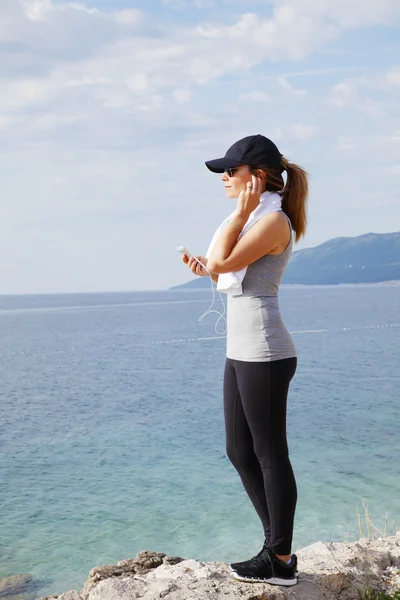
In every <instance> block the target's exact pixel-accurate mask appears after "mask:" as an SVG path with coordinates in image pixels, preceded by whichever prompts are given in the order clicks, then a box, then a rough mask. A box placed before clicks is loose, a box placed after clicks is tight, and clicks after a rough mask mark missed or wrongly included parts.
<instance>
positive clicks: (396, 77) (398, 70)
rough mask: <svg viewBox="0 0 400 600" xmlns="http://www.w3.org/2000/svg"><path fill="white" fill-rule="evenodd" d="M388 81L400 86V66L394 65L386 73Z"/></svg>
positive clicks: (389, 83)
mask: <svg viewBox="0 0 400 600" xmlns="http://www.w3.org/2000/svg"><path fill="white" fill-rule="evenodd" d="M385 79H386V82H387V83H388V85H390V86H394V87H399V86H400V67H393V69H390V70H389V71H388V72H387V73H386V78H385Z"/></svg>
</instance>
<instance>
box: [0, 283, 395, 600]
mask: <svg viewBox="0 0 400 600" xmlns="http://www.w3.org/2000/svg"><path fill="white" fill-rule="evenodd" d="M210 301H211V291H210V290H209V291H207V290H198V291H177V290H175V291H160V292H132V293H118V294H116V293H109V294H73V295H54V296H15V297H12V296H3V297H0V332H1V336H0V373H1V388H0V413H1V419H0V447H1V454H0V484H1V486H0V507H1V510H0V515H1V516H0V519H1V521H0V555H1V560H0V577H5V576H8V575H12V574H16V573H30V574H31V575H32V577H33V585H34V586H36V587H35V590H34V591H33V587H32V589H31V595H32V597H38V596H41V595H46V594H50V593H58V594H59V593H62V592H63V591H66V590H69V589H77V590H78V591H79V590H80V589H81V587H82V585H83V583H84V581H85V579H86V578H87V576H88V573H89V571H90V569H91V568H92V567H94V566H96V565H103V564H111V563H115V562H117V561H119V560H121V559H124V558H129V557H134V556H135V555H136V554H137V553H138V552H139V551H141V550H145V549H150V550H156V551H161V552H165V553H167V554H173V555H179V556H182V557H183V558H198V559H200V560H221V561H231V560H242V559H245V558H246V557H249V556H250V555H252V554H255V553H256V552H258V550H259V548H260V544H262V542H263V532H262V526H261V523H260V522H259V520H258V516H257V515H256V513H255V511H254V509H253V507H252V505H251V503H250V500H249V499H248V498H247V496H246V494H245V492H244V490H243V488H242V486H241V482H240V479H239V476H238V474H237V473H236V471H235V469H234V468H233V466H232V465H231V463H230V462H229V460H228V458H227V457H226V455H225V447H224V444H225V440H224V423H223V406H222V382H223V379H222V378H223V368H224V361H225V342H226V340H225V337H224V336H220V335H217V334H216V333H215V331H214V324H215V321H216V319H217V316H216V315H215V314H211V315H208V316H207V317H205V318H204V319H203V320H202V321H201V322H200V323H199V322H198V321H197V319H198V317H199V316H200V315H201V314H203V313H204V311H205V310H206V309H207V308H208V307H209V305H210ZM280 304H281V311H282V315H283V318H284V321H285V323H286V325H287V327H288V329H289V330H290V331H291V332H292V335H293V339H294V341H295V344H296V347H297V350H298V368H297V372H296V374H295V377H294V379H293V380H292V384H291V387H290V391H289V398H288V427H287V428H288V444H289V450H290V456H291V461H292V465H293V470H294V473H295V476H296V480H297V486H298V495H299V499H298V504H297V510H296V521H295V531H294V540H293V548H292V551H293V552H295V551H296V549H298V548H301V547H303V546H305V545H307V544H311V543H313V542H315V541H318V540H337V541H344V540H345V539H346V538H347V537H349V539H350V540H353V539H358V537H359V529H358V524H357V513H356V506H357V505H358V510H359V512H360V513H361V514H362V515H363V514H364V509H363V505H362V500H364V501H365V503H366V504H367V506H368V511H369V514H370V517H371V519H372V522H373V523H374V525H375V526H376V527H379V528H380V529H383V528H384V527H385V520H386V518H387V527H388V533H392V532H393V531H394V530H395V529H396V526H397V528H398V526H399V523H400V501H399V498H400V478H399V473H398V456H399V449H400V442H399V434H398V427H399V413H400V408H399V404H400V403H399V400H400V375H399V370H398V361H399V358H398V357H399V350H400V286H399V285H389V284H386V285H385V284H382V285H357V286H324V287H323V286H321V287H318V286H313V287H311V286H310V287H306V286H304V287H296V286H293V287H292V286H282V288H281V293H280ZM217 308H219V309H221V304H220V301H219V297H218V303H217ZM222 330H223V323H221V322H220V323H219V331H222ZM386 513H387V514H386ZM364 535H366V528H365V525H364Z"/></svg>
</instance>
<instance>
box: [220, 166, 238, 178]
mask: <svg viewBox="0 0 400 600" xmlns="http://www.w3.org/2000/svg"><path fill="white" fill-rule="evenodd" d="M238 169H240V167H228V168H227V169H224V173H226V174H227V175H228V177H233V176H234V174H235V172H236V171H237V170H238Z"/></svg>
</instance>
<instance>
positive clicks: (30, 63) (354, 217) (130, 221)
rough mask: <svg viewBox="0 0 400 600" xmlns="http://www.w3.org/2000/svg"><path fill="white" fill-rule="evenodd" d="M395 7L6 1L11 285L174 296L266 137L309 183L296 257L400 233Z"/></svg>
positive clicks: (3, 82) (399, 44) (5, 271)
mask: <svg viewBox="0 0 400 600" xmlns="http://www.w3.org/2000/svg"><path fill="white" fill-rule="evenodd" d="M399 26H400V3H399V2H398V0H368V1H366V0H352V2H348V1H346V2H345V1H344V0H302V2H299V1H298V0H270V1H266V0H263V1H261V0H260V1H256V0H248V1H246V0H241V1H239V0H220V1H217V0H215V1H212V0H163V1H154V0H153V1H152V2H151V3H150V2H148V1H147V2H144V1H142V0H140V1H134V0H113V1H112V2H111V1H106V0H90V1H89V0H87V1H86V2H63V1H55V0H2V2H1V4H0V132H1V136H0V152H1V159H2V160H1V167H0V178H1V180H0V185H1V189H2V194H1V199H0V216H1V219H0V229H1V232H0V233H1V235H0V253H1V257H2V258H1V260H0V293H40V292H78V291H102V290H142V289H148V290H150V289H165V288H167V287H169V286H172V285H176V284H179V283H183V282H185V281H187V280H188V279H191V278H192V274H191V273H190V271H189V270H188V268H187V267H186V266H184V265H183V263H182V262H181V260H180V255H179V254H178V253H177V251H176V246H178V245H181V244H185V245H186V246H187V247H188V248H189V249H190V250H191V251H192V252H193V253H194V254H204V253H205V252H206V249H207V247H208V243H209V241H210V239H211V237H212V234H213V233H214V231H215V229H216V227H217V226H218V225H219V224H220V222H221V221H222V219H223V218H224V217H226V216H227V214H229V213H230V212H231V211H232V210H233V208H234V206H235V202H236V201H235V200H228V199H226V197H225V194H224V191H223V187H222V184H221V180H220V177H219V176H218V175H214V174H212V173H210V172H209V171H208V170H207V169H206V167H205V166H204V161H205V160H208V159H211V158H216V157H219V156H223V154H224V153H225V151H226V150H227V148H228V147H229V146H230V145H231V144H232V143H233V142H235V141H236V140H237V139H239V138H241V137H244V136H245V135H250V134H253V133H263V134H264V135H266V136H268V137H270V138H271V139H273V140H274V141H275V143H276V144H277V145H278V146H279V148H280V150H281V152H283V153H284V154H285V156H286V157H287V158H288V159H289V160H291V161H293V162H296V163H298V164H300V165H301V166H303V167H305V168H306V169H307V170H308V171H309V172H310V174H311V192H310V197H309V213H308V215H309V226H308V231H307V234H306V237H305V238H304V239H302V240H301V242H299V244H297V245H296V246H295V247H294V249H295V250H296V249H301V248H304V247H310V246H316V245H318V244H320V243H322V242H324V241H326V240H328V239H331V238H334V237H338V236H356V235H361V234H363V233H367V232H370V231H373V232H377V233H385V232H392V231H398V230H400V194H399V184H400V119H399V112H400V111H399V95H400V94H399V93H400V60H399V56H400V36H399Z"/></svg>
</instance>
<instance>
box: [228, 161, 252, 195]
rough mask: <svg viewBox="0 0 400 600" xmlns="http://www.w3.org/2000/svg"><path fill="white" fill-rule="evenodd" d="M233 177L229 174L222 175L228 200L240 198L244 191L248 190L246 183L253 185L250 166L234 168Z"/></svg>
mask: <svg viewBox="0 0 400 600" xmlns="http://www.w3.org/2000/svg"><path fill="white" fill-rule="evenodd" d="M232 170H233V173H232V177H229V175H228V173H222V177H221V179H222V181H223V183H224V187H225V193H226V196H227V198H239V194H240V192H241V191H242V190H243V189H246V183H247V182H248V181H250V183H251V177H252V175H251V173H250V170H249V167H248V165H241V166H240V167H234V168H233V169H232Z"/></svg>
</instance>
